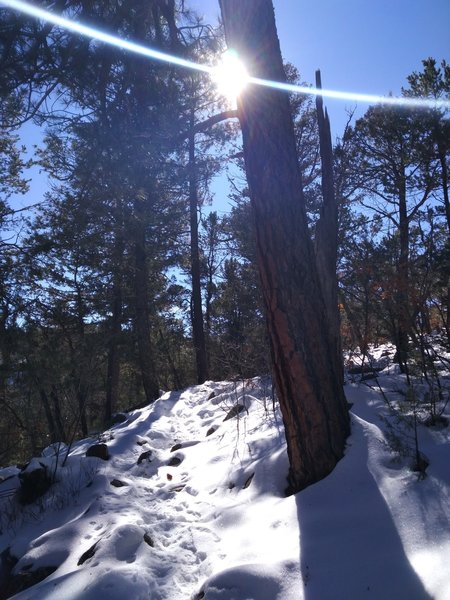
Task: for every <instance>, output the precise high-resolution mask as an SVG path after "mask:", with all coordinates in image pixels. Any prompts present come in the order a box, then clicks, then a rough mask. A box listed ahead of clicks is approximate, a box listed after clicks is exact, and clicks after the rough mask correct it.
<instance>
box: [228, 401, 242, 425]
mask: <svg viewBox="0 0 450 600" xmlns="http://www.w3.org/2000/svg"><path fill="white" fill-rule="evenodd" d="M244 410H245V406H244V405H243V404H235V405H234V406H233V408H231V409H230V410H229V411H228V413H227V416H226V417H225V419H224V421H228V420H229V419H232V418H233V417H237V416H238V415H239V414H241V412H243V411H244Z"/></svg>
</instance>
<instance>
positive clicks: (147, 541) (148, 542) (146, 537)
mask: <svg viewBox="0 0 450 600" xmlns="http://www.w3.org/2000/svg"><path fill="white" fill-rule="evenodd" d="M144 542H145V543H146V544H148V545H149V546H151V547H152V548H154V547H155V542H154V541H153V540H152V538H151V537H150V535H149V534H148V533H144Z"/></svg>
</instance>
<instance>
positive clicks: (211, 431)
mask: <svg viewBox="0 0 450 600" xmlns="http://www.w3.org/2000/svg"><path fill="white" fill-rule="evenodd" d="M215 431H217V427H214V426H213V427H210V428H209V429H208V431H207V432H206V437H208V436H209V435H212V434H213V433H214V432H215Z"/></svg>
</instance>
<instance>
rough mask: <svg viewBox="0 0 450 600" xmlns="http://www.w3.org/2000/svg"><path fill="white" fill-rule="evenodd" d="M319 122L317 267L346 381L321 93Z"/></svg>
mask: <svg viewBox="0 0 450 600" xmlns="http://www.w3.org/2000/svg"><path fill="white" fill-rule="evenodd" d="M316 87H317V88H319V89H321V88H322V81H321V78H320V71H316ZM316 109H317V124H318V127H319V141H320V158H321V163H322V196H323V204H322V207H321V211H320V218H319V220H318V222H317V226H316V237H315V252H316V260H317V270H318V274H319V279H320V283H321V286H322V293H323V296H324V301H325V306H326V311H327V315H328V323H329V328H330V337H331V340H332V344H333V348H334V354H335V361H336V372H337V373H339V374H340V377H341V380H340V383H341V384H343V382H344V371H343V364H342V347H341V323H340V315H339V304H338V283H337V276H336V263H337V254H338V205H337V201H336V194H335V190H334V175H333V145H332V142H331V130H330V120H329V118H328V113H327V111H326V110H325V111H324V108H323V100H322V97H321V96H316Z"/></svg>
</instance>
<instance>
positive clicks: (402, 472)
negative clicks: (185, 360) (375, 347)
mask: <svg viewBox="0 0 450 600" xmlns="http://www.w3.org/2000/svg"><path fill="white" fill-rule="evenodd" d="M346 389H347V396H348V399H349V401H350V402H353V403H354V406H353V409H352V412H353V417H352V435H351V437H350V438H349V442H348V447H347V451H346V455H345V457H344V459H342V461H340V462H339V464H338V465H337V467H336V469H335V470H334V471H333V473H332V474H331V475H330V476H328V477H327V478H325V479H324V480H322V481H321V482H319V483H317V484H315V485H313V486H310V487H309V488H307V489H306V490H304V491H303V492H301V493H300V494H297V495H296V496H295V497H290V498H285V497H283V490H284V488H285V476H286V473H287V468H288V465H287V457H286V452H285V441H284V436H283V429H282V423H281V417H280V415H279V413H278V411H277V412H276V413H275V414H274V413H273V411H272V406H271V398H270V389H269V388H268V387H267V382H265V381H262V380H254V381H252V382H247V384H246V385H244V384H243V383H242V382H240V383H229V382H228V383H227V382H223V383H213V382H207V383H206V384H204V385H203V386H196V387H193V388H190V389H188V390H185V391H184V392H182V393H167V394H165V395H164V396H162V397H161V399H159V400H158V401H157V402H155V404H154V405H153V406H151V407H148V408H145V409H142V410H139V411H135V412H133V413H130V414H129V415H128V416H129V418H128V421H127V422H126V423H122V424H119V425H117V426H115V427H113V428H112V429H111V430H110V431H109V432H105V434H103V436H102V439H103V440H104V441H105V442H106V443H107V445H108V448H109V453H110V459H109V460H108V461H101V460H99V459H93V458H86V457H85V452H86V449H87V447H88V446H89V444H90V443H92V442H93V441H94V440H90V441H82V442H79V443H78V444H77V445H76V447H75V448H74V450H73V453H72V455H71V457H70V459H69V461H68V466H67V467H65V468H64V469H60V473H59V475H60V479H61V481H60V483H58V484H57V485H56V486H55V491H54V492H53V493H52V494H50V495H49V496H48V497H46V500H45V503H44V504H43V508H45V510H44V511H43V512H42V514H39V515H36V514H35V513H33V514H34V520H31V513H30V514H29V517H27V519H28V521H29V522H27V519H25V522H22V523H21V522H20V519H19V520H18V521H17V522H16V523H15V525H14V527H15V529H13V528H12V527H10V528H9V529H8V528H7V529H6V530H5V531H3V533H2V535H1V536H0V543H1V545H0V551H2V550H3V549H5V548H7V547H9V548H10V552H11V553H12V554H13V555H15V556H17V557H18V558H19V559H20V560H19V562H18V564H17V565H16V567H15V572H19V571H25V570H26V569H37V568H41V567H52V566H53V567H57V569H56V570H55V571H54V573H52V574H51V575H49V576H48V577H47V578H46V579H45V580H44V581H42V582H41V583H38V584H37V585H35V586H33V587H32V588H30V589H28V590H25V591H23V592H21V593H18V594H17V595H16V596H14V598H15V599H16V600H41V599H43V598H45V599H46V600H47V599H48V600H62V599H64V600H102V599H103V598H108V600H119V599H120V600H123V598H125V597H127V598H133V600H144V599H145V600H149V599H150V600H194V599H195V600H199V599H200V598H205V600H294V599H295V600H341V599H342V600H353V599H354V600H359V599H360V598H366V597H367V598H375V599H376V600H381V599H382V600H384V599H390V598H395V600H430V599H431V598H435V599H436V600H447V598H449V597H450V566H449V564H448V556H449V555H450V552H449V550H450V527H449V523H450V502H449V500H450V474H449V473H448V453H449V449H450V432H448V431H441V432H430V431H428V430H424V431H423V432H421V435H422V437H423V444H424V450H425V452H426V454H427V456H429V457H430V460H431V464H430V467H429V477H427V479H425V480H424V481H421V482H418V481H417V477H416V476H415V475H414V474H412V473H411V472H410V471H409V470H408V469H407V468H406V466H405V464H404V463H399V464H396V463H393V462H392V454H391V453H390V452H389V451H388V449H387V448H386V444H385V434H384V432H383V427H382V422H381V421H380V419H379V414H380V412H382V411H383V410H384V407H383V404H382V401H381V398H380V395H379V394H378V393H376V392H374V391H372V390H369V389H368V388H366V387H365V386H356V385H353V386H347V388H346ZM236 405H240V406H242V407H243V408H242V409H241V412H240V413H239V414H237V411H235V412H236V414H235V416H233V417H230V418H229V419H228V420H225V417H226V416H227V415H229V414H232V413H230V410H234V409H233V407H236ZM113 481H114V482H115V483H114V485H112V483H111V482H113ZM58 490H59V491H58ZM58 494H59V496H58ZM58 498H59V500H58ZM80 561H81V563H80ZM202 594H203V595H202Z"/></svg>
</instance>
